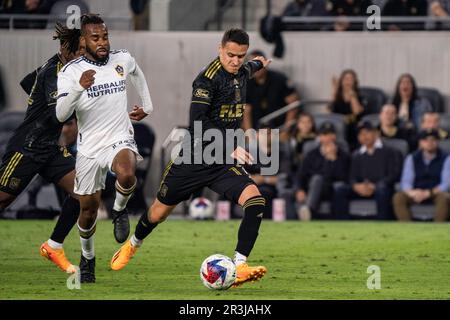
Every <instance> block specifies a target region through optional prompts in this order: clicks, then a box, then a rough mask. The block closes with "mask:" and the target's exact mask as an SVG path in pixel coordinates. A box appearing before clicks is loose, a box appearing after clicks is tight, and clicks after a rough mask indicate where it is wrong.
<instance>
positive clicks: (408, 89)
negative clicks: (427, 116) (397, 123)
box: [392, 73, 432, 129]
mask: <svg viewBox="0 0 450 320" xmlns="http://www.w3.org/2000/svg"><path fill="white" fill-rule="evenodd" d="M392 103H393V104H394V105H395V107H396V108H397V112H398V116H399V118H400V120H402V121H403V122H404V123H405V124H406V126H408V127H411V126H414V127H415V128H416V129H417V128H420V121H421V119H422V116H423V114H424V113H425V112H427V111H431V110H432V107H431V104H430V102H429V101H428V100H427V99H425V98H421V97H418V96H417V85H416V81H415V80H414V78H413V76H412V75H410V74H408V73H405V74H402V75H401V76H400V77H399V79H398V81H397V85H396V88H395V95H394V99H393V101H392Z"/></svg>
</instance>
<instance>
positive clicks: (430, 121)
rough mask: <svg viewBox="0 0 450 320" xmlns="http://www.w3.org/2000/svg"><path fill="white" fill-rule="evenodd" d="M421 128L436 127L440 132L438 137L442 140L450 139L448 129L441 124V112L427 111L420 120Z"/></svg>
mask: <svg viewBox="0 0 450 320" xmlns="http://www.w3.org/2000/svg"><path fill="white" fill-rule="evenodd" d="M420 129H421V130H429V129H434V130H436V131H437V132H438V137H439V139H440V140H445V139H448V137H449V134H448V132H447V131H445V130H444V129H442V128H441V127H440V124H439V113H437V112H433V111H427V112H425V113H424V114H423V116H422V121H421V122H420Z"/></svg>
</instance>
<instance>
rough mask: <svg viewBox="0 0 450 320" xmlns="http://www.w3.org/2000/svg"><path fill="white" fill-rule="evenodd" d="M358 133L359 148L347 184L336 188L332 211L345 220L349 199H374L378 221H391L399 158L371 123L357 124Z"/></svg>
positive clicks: (353, 157)
mask: <svg viewBox="0 0 450 320" xmlns="http://www.w3.org/2000/svg"><path fill="white" fill-rule="evenodd" d="M357 132H358V140H359V143H360V144H361V147H360V148H359V149H358V150H356V151H355V152H354V153H353V156H352V163H351V166H350V181H349V182H350V185H346V184H342V185H339V186H337V187H336V189H335V197H334V198H333V199H334V201H333V208H334V209H335V213H336V215H337V217H338V218H339V219H348V218H349V202H350V200H351V199H374V200H375V201H376V205H377V219H380V220H386V219H391V218H392V217H393V216H392V195H393V191H394V184H395V182H397V181H398V179H399V176H400V172H401V156H399V152H398V151H396V150H393V149H391V148H389V147H386V146H384V145H383V144H382V142H381V140H380V139H379V134H378V131H377V129H376V128H375V127H374V126H373V125H372V124H371V123H370V122H368V121H364V122H362V123H359V124H358V127H357Z"/></svg>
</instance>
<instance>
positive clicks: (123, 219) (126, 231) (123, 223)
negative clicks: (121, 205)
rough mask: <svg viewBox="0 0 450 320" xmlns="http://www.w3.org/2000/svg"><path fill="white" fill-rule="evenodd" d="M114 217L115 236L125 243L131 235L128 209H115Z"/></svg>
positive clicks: (117, 239)
mask: <svg viewBox="0 0 450 320" xmlns="http://www.w3.org/2000/svg"><path fill="white" fill-rule="evenodd" d="M112 218H113V221H112V222H113V223H114V238H116V241H117V242H118V243H124V242H125V241H126V240H127V239H128V236H129V235H130V220H129V219H128V211H127V209H123V210H122V211H116V210H114V209H113V211H112Z"/></svg>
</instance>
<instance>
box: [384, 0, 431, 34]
mask: <svg viewBox="0 0 450 320" xmlns="http://www.w3.org/2000/svg"><path fill="white" fill-rule="evenodd" d="M427 12H428V2H427V0H388V1H387V2H386V4H385V5H384V7H383V10H382V12H381V15H382V16H384V17H426V16H427ZM383 29H385V30H389V31H399V30H423V29H424V23H423V22H396V23H392V22H388V23H386V24H383Z"/></svg>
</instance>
